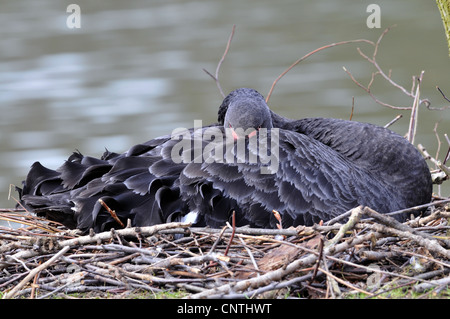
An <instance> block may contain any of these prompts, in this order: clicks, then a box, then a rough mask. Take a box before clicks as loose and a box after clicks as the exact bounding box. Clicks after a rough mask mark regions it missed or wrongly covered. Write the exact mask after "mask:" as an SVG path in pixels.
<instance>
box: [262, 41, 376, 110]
mask: <svg viewBox="0 0 450 319" xmlns="http://www.w3.org/2000/svg"><path fill="white" fill-rule="evenodd" d="M360 42H365V43H369V44H371V45H375V44H374V43H373V42H372V41H370V40H366V39H357V40H349V41H341V42H336V43H331V44H327V45H324V46H323V47H320V48H318V49H315V50H313V51H311V52H309V53H308V54H305V55H304V56H302V57H301V58H300V59H298V60H297V61H295V62H294V63H292V64H291V65H290V66H289V67H288V68H287V69H286V70H285V71H284V72H283V73H281V74H280V75H279V76H278V77H277V78H276V79H275V81H273V83H272V86H271V87H270V91H269V93H268V94H267V97H266V103H267V102H269V99H270V96H271V95H272V92H273V89H274V88H275V85H276V84H277V83H278V81H279V80H280V79H281V78H282V77H283V76H285V75H286V73H288V72H289V71H290V70H291V69H292V68H294V67H295V66H296V65H297V64H299V63H300V62H302V61H303V60H305V59H307V58H308V57H310V56H311V55H313V54H314V53H317V52H319V51H322V50H325V49H329V48H332V47H335V46H338V45H343V44H349V43H360Z"/></svg>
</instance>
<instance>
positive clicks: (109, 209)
mask: <svg viewBox="0 0 450 319" xmlns="http://www.w3.org/2000/svg"><path fill="white" fill-rule="evenodd" d="M98 202H99V203H100V205H102V206H103V207H104V208H105V209H106V211H107V212H108V213H109V214H110V215H111V217H112V218H114V220H115V221H116V222H117V223H118V224H119V225H120V226H122V228H124V227H125V225H124V224H123V223H122V221H121V220H120V219H119V217H118V216H117V214H116V212H115V211H114V210H112V209H111V208H109V206H108V205H106V203H105V202H104V201H103V200H102V199H101V198H100V199H99V200H98Z"/></svg>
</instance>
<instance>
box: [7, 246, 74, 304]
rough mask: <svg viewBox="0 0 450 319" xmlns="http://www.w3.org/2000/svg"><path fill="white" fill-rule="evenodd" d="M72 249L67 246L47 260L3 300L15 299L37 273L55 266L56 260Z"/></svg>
mask: <svg viewBox="0 0 450 319" xmlns="http://www.w3.org/2000/svg"><path fill="white" fill-rule="evenodd" d="M69 249H70V247H69V246H65V247H63V248H62V249H61V250H60V251H59V252H58V253H56V254H55V255H54V256H53V257H52V258H50V259H49V260H47V261H46V262H45V263H43V264H42V265H40V266H38V267H36V268H34V269H33V270H31V271H30V273H29V274H28V275H27V276H26V277H25V278H24V279H22V281H21V282H20V283H19V284H17V286H15V287H14V288H13V289H11V290H10V291H9V292H7V293H6V294H4V295H3V299H11V298H14V296H16V295H17V293H18V292H19V290H20V289H21V288H22V287H23V286H25V285H26V284H27V283H28V282H29V281H30V280H31V279H32V278H33V277H34V276H35V275H36V274H37V273H39V272H41V271H42V270H44V269H46V268H47V267H49V266H50V265H51V264H53V263H54V262H55V261H56V260H58V259H59V258H60V257H61V256H62V255H64V254H65V253H66V252H67V251H68V250H69Z"/></svg>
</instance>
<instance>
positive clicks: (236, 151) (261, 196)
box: [17, 88, 432, 232]
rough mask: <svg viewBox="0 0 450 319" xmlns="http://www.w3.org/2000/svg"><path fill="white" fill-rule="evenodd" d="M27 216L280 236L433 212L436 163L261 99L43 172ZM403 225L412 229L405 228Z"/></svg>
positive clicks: (358, 130)
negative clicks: (338, 222)
mask: <svg viewBox="0 0 450 319" xmlns="http://www.w3.org/2000/svg"><path fill="white" fill-rule="evenodd" d="M17 190H18V192H19V196H20V202H21V205H23V206H24V207H25V208H27V209H30V210H31V211H33V212H35V213H36V214H37V215H38V216H45V217H47V218H48V219H51V220H54V221H58V222H61V223H62V224H64V225H66V226H67V227H69V228H78V229H81V230H82V231H88V230H89V229H91V228H92V229H94V231H96V232H100V231H104V230H108V229H110V228H113V227H115V228H118V227H120V226H119V222H118V221H117V220H116V219H115V218H113V217H112V215H111V213H110V212H108V209H110V210H113V211H114V212H115V213H116V215H117V217H118V219H119V220H120V221H121V224H124V225H126V224H127V221H128V222H130V221H131V225H132V226H148V225H154V224H159V223H166V222H171V221H185V220H189V221H192V222H193V224H194V225H198V226H204V225H208V226H211V227H220V226H223V225H224V224H225V222H226V221H229V220H230V218H231V216H232V214H233V212H234V213H235V221H236V225H237V226H243V225H249V226H252V227H266V228H276V227H277V224H278V223H279V220H278V219H277V218H275V216H274V215H273V210H276V211H277V212H279V214H280V215H281V223H282V226H283V227H289V226H296V225H311V224H313V223H317V222H319V221H321V220H323V221H327V220H329V219H331V218H333V217H335V216H338V215H340V214H343V213H344V212H346V211H348V210H350V209H351V208H354V207H356V206H359V205H365V206H369V207H371V208H372V209H375V210H377V211H379V212H381V213H387V212H391V211H396V210H399V209H404V208H408V207H411V206H416V205H420V204H424V203H428V202H430V200H431V193H432V182H431V176H430V171H429V169H428V166H427V164H426V162H425V160H424V159H423V158H422V156H421V155H420V153H419V152H418V151H417V150H416V149H415V147H414V146H413V145H412V144H410V143H409V142H408V141H407V140H406V139H405V138H403V137H402V136H400V135H398V134H396V133H394V132H392V131H390V130H388V129H385V128H382V127H378V126H375V125H372V124H367V123H359V122H353V121H346V120H338V119H327V118H305V119H300V120H290V119H287V118H284V117H282V116H280V115H277V114H276V113H274V112H272V111H271V110H270V109H269V107H268V106H267V104H266V102H265V100H264V98H263V96H262V95H261V94H259V93H258V92H257V91H255V90H253V89H248V88H241V89H237V90H234V91H233V92H231V93H230V94H229V95H228V96H227V97H226V98H225V99H224V100H223V102H222V104H221V106H220V108H219V113H218V123H217V124H213V125H210V126H204V127H197V128H195V127H194V128H191V129H180V130H174V132H172V134H170V135H167V136H162V137H158V138H155V139H152V140H150V141H148V142H146V143H143V144H138V145H135V146H133V147H132V148H130V149H129V150H128V151H127V152H125V153H123V154H117V153H112V152H109V151H106V152H105V153H104V154H103V156H102V157H101V158H99V159H98V158H93V157H88V156H83V155H82V154H81V153H79V152H76V153H73V154H72V155H71V156H70V157H69V158H68V160H67V161H66V162H65V163H64V164H63V165H62V166H61V167H59V168H58V169H56V170H51V169H48V168H45V167H44V166H42V165H41V164H40V163H39V162H36V163H34V164H33V165H32V167H31V170H30V172H29V173H28V176H27V178H26V180H25V181H24V182H23V188H22V189H21V188H17ZM398 218H400V219H401V218H404V217H402V216H400V217H398Z"/></svg>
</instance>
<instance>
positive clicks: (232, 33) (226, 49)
mask: <svg viewBox="0 0 450 319" xmlns="http://www.w3.org/2000/svg"><path fill="white" fill-rule="evenodd" d="M235 29H236V25H234V24H233V28H232V29H231V34H230V36H229V38H228V42H227V46H226V48H225V52H224V53H223V55H222V57H221V58H220V61H219V63H218V64H217V68H216V74H215V75H212V74H211V73H210V72H208V71H207V70H206V69H203V71H204V72H205V73H206V74H208V75H209V76H210V77H212V78H213V80H214V81H215V82H216V85H217V88H218V89H219V92H220V94H221V95H222V97H224V98H225V94H224V93H223V90H222V87H221V85H220V82H219V70H220V67H221V66H222V63H223V61H225V57H226V56H227V54H228V51H229V50H230V44H231V40H232V39H233V36H234V31H235Z"/></svg>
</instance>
